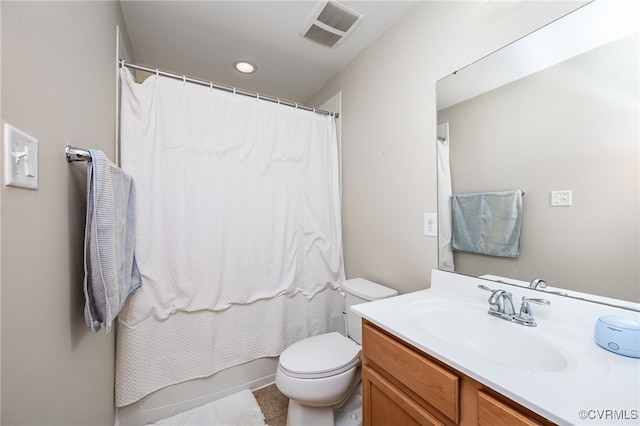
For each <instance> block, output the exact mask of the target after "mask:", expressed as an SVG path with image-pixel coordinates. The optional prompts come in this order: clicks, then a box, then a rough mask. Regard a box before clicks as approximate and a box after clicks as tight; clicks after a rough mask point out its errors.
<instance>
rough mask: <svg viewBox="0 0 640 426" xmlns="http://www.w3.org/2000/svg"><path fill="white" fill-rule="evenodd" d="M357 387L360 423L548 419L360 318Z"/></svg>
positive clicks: (527, 425) (493, 425)
mask: <svg viewBox="0 0 640 426" xmlns="http://www.w3.org/2000/svg"><path fill="white" fill-rule="evenodd" d="M362 390H363V404H362V409H363V424H364V426H390V425H393V426H404V425H429V426H436V425H437V426H441V425H446V426H453V425H461V426H467V425H483V426H499V425H513V426H520V425H522V426H532V425H551V424H553V423H550V422H549V421H547V420H546V419H544V418H543V417H541V416H539V415H538V414H536V413H534V412H532V411H530V410H528V409H526V408H525V407H522V406H521V405H519V404H517V403H515V402H513V401H511V400H509V399H508V398H506V397H504V396H502V395H500V394H498V393H497V392H495V391H493V390H491V389H490V388H487V387H486V386H484V385H482V384H480V383H479V382H477V381H475V380H473V379H472V378H470V377H468V376H466V375H464V374H462V373H460V372H459V371H456V370H455V369H453V368H451V367H449V366H448V365H446V364H443V363H442V362H440V361H438V360H436V359H435V358H433V357H431V356H429V355H427V354H425V353H424V352H422V351H420V350H419V349H417V348H415V347H413V346H411V345H409V344H407V343H406V342H403V341H402V340H400V339H398V338H396V337H395V336H393V335H391V334H389V333H387V332H385V331H384V330H382V329H380V328H378V327H376V326H375V325H373V324H371V323H370V322H368V321H366V320H363V324H362Z"/></svg>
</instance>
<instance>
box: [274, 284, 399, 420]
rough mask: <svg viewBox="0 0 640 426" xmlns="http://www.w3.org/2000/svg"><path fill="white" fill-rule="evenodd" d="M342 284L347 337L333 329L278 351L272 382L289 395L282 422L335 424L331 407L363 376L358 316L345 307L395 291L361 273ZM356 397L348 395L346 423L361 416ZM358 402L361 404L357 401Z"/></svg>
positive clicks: (343, 399)
mask: <svg viewBox="0 0 640 426" xmlns="http://www.w3.org/2000/svg"><path fill="white" fill-rule="evenodd" d="M342 290H343V291H344V295H345V313H346V322H347V333H348V337H345V336H343V335H342V334H340V333H337V332H332V333H326V334H321V335H318V336H312V337H309V338H306V339H303V340H301V341H299V342H297V343H294V344H293V345H291V346H290V347H288V348H287V349H285V350H284V352H282V354H281V355H280V360H279V363H278V369H277V371H276V386H277V387H278V389H279V390H280V392H282V393H283V394H284V395H285V396H287V397H288V398H289V408H288V412H287V426H301V425H304V426H314V425H318V426H320V425H322V426H333V425H335V424H336V420H335V419H336V417H335V415H334V410H337V409H339V408H341V407H342V406H343V405H345V403H346V402H347V401H349V398H350V397H351V396H352V395H353V394H354V393H357V392H355V391H356V389H358V388H359V384H360V382H361V379H362V378H361V371H360V364H361V359H360V354H361V349H360V344H361V342H362V340H361V336H362V329H361V327H362V319H361V318H360V316H358V315H357V314H355V313H352V312H350V309H349V307H350V306H352V305H356V304H359V303H365V302H368V301H373V300H377V299H383V298H386V297H391V296H395V295H397V294H398V293H397V292H396V291H395V290H393V289H390V288H388V287H385V286H382V285H380V284H376V283H373V282H371V281H367V280H364V279H362V278H355V279H351V280H347V281H345V282H344V283H343V285H342ZM356 397H358V395H356ZM354 400H355V401H356V403H355V404H354ZM360 401H361V399H358V398H352V400H351V401H349V404H348V405H349V410H352V411H353V413H351V414H350V415H347V416H346V417H347V419H348V420H347V421H348V424H350V425H353V426H358V425H359V424H361V422H362V419H361V418H359V419H358V417H359V414H356V412H358V413H359V412H360V411H361V402H360ZM357 403H359V404H360V407H357V406H356V405H357ZM359 408H360V411H358V410H359ZM343 414H344V413H342V412H341V413H340V416H339V417H340V418H343V417H345V416H344V415H343ZM347 414H349V413H347ZM358 420H359V421H358ZM354 422H355V423H354Z"/></svg>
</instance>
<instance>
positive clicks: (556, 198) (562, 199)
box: [551, 191, 571, 207]
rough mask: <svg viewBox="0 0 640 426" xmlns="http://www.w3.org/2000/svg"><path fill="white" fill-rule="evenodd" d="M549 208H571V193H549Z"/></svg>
mask: <svg viewBox="0 0 640 426" xmlns="http://www.w3.org/2000/svg"><path fill="white" fill-rule="evenodd" d="M551 207H571V191H551Z"/></svg>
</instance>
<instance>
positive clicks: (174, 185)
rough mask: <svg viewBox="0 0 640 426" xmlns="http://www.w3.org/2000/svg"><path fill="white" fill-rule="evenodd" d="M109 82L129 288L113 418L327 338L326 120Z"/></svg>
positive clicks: (330, 178) (335, 266) (330, 143)
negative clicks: (130, 201) (135, 284)
mask: <svg viewBox="0 0 640 426" xmlns="http://www.w3.org/2000/svg"><path fill="white" fill-rule="evenodd" d="M121 80H122V107H121V157H122V158H121V159H122V168H123V169H124V170H125V171H127V172H128V173H129V174H131V175H132V177H133V178H134V181H135V184H136V189H137V193H138V198H137V200H138V201H137V205H136V209H137V218H138V220H137V223H136V230H137V235H136V257H137V259H138V264H139V267H140V272H141V274H142V279H143V285H142V287H141V289H140V290H139V291H138V292H137V293H136V294H135V297H132V298H131V299H130V302H129V303H128V304H127V306H126V307H125V309H124V310H123V312H122V314H121V315H120V321H119V328H118V339H119V340H118V348H117V363H116V369H117V370H116V402H117V405H118V406H123V405H127V404H129V403H131V402H134V401H135V400H137V399H139V398H140V397H142V396H144V395H146V394H148V393H149V392H152V391H154V390H156V389H159V388H160V387H163V386H167V385H169V384H172V383H178V382H181V381H184V380H188V379H191V378H196V377H204V376H207V375H210V374H213V373H215V372H216V371H219V370H221V369H223V368H227V367H229V366H232V365H237V364H240V363H243V362H247V361H248V360H251V359H256V358H259V357H263V356H274V355H278V354H279V353H280V352H281V351H282V350H283V349H284V348H285V347H286V346H287V345H289V344H291V343H293V342H294V341H296V340H299V339H301V338H304V337H306V336H308V335H312V334H318V333H322V332H326V331H330V330H335V329H340V326H341V321H342V317H341V301H340V299H339V296H337V292H335V291H333V290H334V289H335V288H337V287H338V286H339V285H340V283H341V282H342V281H343V280H344V270H343V262H342V239H341V222H340V201H339V200H340V199H339V180H338V179H339V173H338V153H337V142H336V131H335V124H334V120H333V118H331V117H324V116H320V115H318V114H313V113H310V112H308V111H303V110H298V109H294V108H290V107H286V106H280V105H278V104H276V103H270V102H266V101H261V100H258V99H253V98H249V97H245V96H239V95H238V96H236V95H234V94H233V93H227V92H223V91H219V90H212V89H210V88H208V87H203V86H199V85H195V84H189V83H186V84H185V83H184V82H182V81H178V80H174V79H170V78H166V77H160V76H151V77H149V78H148V79H147V80H145V81H144V82H143V83H142V84H137V83H135V82H134V80H133V77H132V75H131V73H130V72H129V71H128V70H127V69H126V68H122V69H121ZM265 327H267V328H265ZM223 336H224V338H223ZM131 376H134V377H131Z"/></svg>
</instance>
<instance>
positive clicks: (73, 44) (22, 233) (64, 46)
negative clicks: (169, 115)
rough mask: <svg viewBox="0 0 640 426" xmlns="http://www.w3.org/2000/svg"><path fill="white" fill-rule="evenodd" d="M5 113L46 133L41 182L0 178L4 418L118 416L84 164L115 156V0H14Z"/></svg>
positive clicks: (6, 41)
mask: <svg viewBox="0 0 640 426" xmlns="http://www.w3.org/2000/svg"><path fill="white" fill-rule="evenodd" d="M1 8H2V27H1V30H2V39H1V40H2V46H1V47H2V51H1V53H2V119H3V120H6V121H7V122H10V123H12V124H13V125H14V126H16V127H17V128H19V129H21V130H23V131H25V132H27V133H29V134H30V135H32V136H34V137H35V138H37V139H38V141H39V147H40V155H39V163H40V170H39V173H40V175H39V189H38V190H35V191H31V190H24V189H18V188H11V187H6V186H4V185H3V186H2V187H1V198H2V226H1V232H2V247H1V249H2V262H1V265H2V310H1V313H2V424H7V425H18V424H30V425H35V424H41V425H44V424H46V425H54V424H55V425H112V424H113V423H114V421H115V416H114V403H113V370H114V349H115V343H114V333H111V334H109V335H105V334H104V333H103V332H101V333H100V334H91V333H90V332H89V331H88V330H87V328H86V326H85V325H84V317H83V306H84V296H83V292H82V278H83V273H84V272H83V262H82V250H83V249H82V247H83V233H84V212H85V197H86V190H85V185H86V164H83V163H76V164H72V165H69V164H67V163H66V161H65V159H64V147H65V145H66V144H72V145H75V146H79V147H84V148H95V149H101V150H103V151H104V152H105V153H106V154H107V155H108V156H109V157H111V158H113V155H114V138H115V99H116V97H115V90H116V89H115V75H116V71H115V66H116V62H115V55H116V53H115V52H116V48H115V45H116V25H117V24H120V25H121V22H122V21H121V16H120V8H119V5H118V3H116V2H90V1H84V2H37V3H35V2H7V1H3V2H2V4H1Z"/></svg>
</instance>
